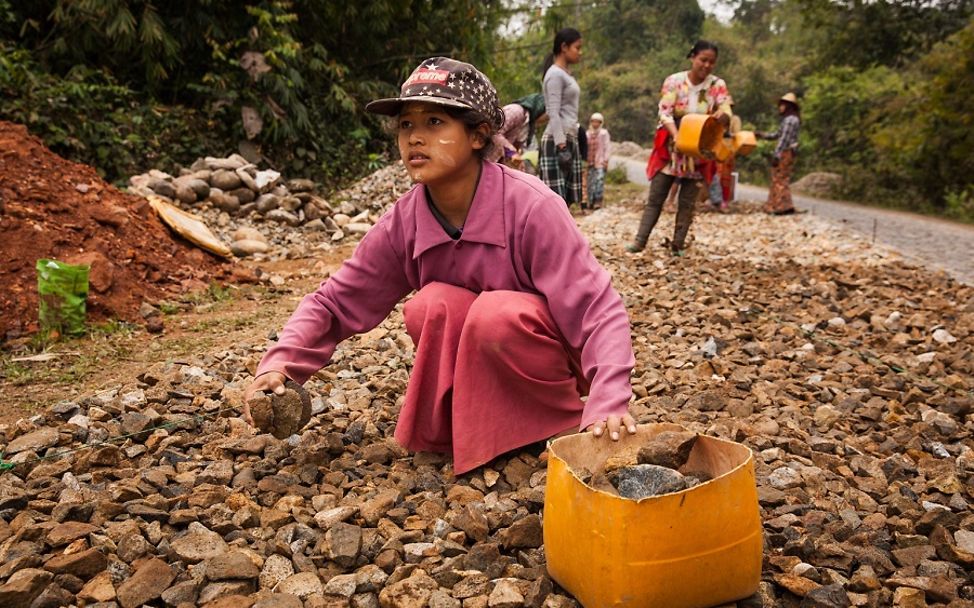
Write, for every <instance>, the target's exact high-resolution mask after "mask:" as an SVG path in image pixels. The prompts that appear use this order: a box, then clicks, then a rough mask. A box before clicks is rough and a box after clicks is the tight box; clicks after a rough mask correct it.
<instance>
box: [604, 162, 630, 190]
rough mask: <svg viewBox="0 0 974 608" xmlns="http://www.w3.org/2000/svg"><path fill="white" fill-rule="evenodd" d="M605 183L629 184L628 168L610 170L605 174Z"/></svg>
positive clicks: (620, 167)
mask: <svg viewBox="0 0 974 608" xmlns="http://www.w3.org/2000/svg"><path fill="white" fill-rule="evenodd" d="M605 183H607V184H614V185H618V184H628V183H629V176H628V175H627V174H626V168H625V167H622V166H619V167H616V168H614V169H609V170H608V171H606V172H605Z"/></svg>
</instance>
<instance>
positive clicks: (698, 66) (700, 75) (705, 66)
mask: <svg viewBox="0 0 974 608" xmlns="http://www.w3.org/2000/svg"><path fill="white" fill-rule="evenodd" d="M716 65H717V51H715V50H713V49H705V50H703V51H700V52H698V53H697V54H696V55H694V56H693V57H691V58H690V72H691V73H692V74H693V77H694V80H696V81H697V82H698V83H699V82H700V81H702V80H703V79H704V78H706V77H707V76H710V74H711V72H713V71H714V66H716Z"/></svg>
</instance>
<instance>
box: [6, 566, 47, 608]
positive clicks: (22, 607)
mask: <svg viewBox="0 0 974 608" xmlns="http://www.w3.org/2000/svg"><path fill="white" fill-rule="evenodd" d="M52 578H54V575H53V574H51V573H50V572H47V571H46V570H38V569H36V568H25V569H23V570H18V571H17V572H14V573H13V574H12V575H11V576H10V578H9V579H7V582H6V583H4V584H3V585H2V586H0V606H3V607H4V608H29V606H30V605H31V602H33V601H34V598H36V597H37V596H39V595H40V594H41V592H42V591H44V588H45V587H47V584H48V583H50V582H51V579H52Z"/></svg>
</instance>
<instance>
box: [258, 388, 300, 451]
mask: <svg viewBox="0 0 974 608" xmlns="http://www.w3.org/2000/svg"><path fill="white" fill-rule="evenodd" d="M284 389H285V390H284V394H283V395H275V394H267V393H257V394H255V395H254V396H253V397H252V398H251V399H250V401H249V402H248V405H250V415H251V416H252V417H253V419H254V425H256V426H257V428H259V429H260V430H261V431H263V432H265V433H270V434H271V435H274V436H275V437H277V438H278V439H286V438H288V437H290V436H291V435H294V434H295V433H297V432H298V431H300V430H301V428H302V427H304V425H306V424H308V421H309V420H311V396H310V395H308V392H307V391H306V390H304V387H302V386H301V385H300V384H298V383H296V382H293V381H291V380H288V381H286V382H285V383H284Z"/></svg>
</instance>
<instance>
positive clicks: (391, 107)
mask: <svg viewBox="0 0 974 608" xmlns="http://www.w3.org/2000/svg"><path fill="white" fill-rule="evenodd" d="M411 101H419V102H422V103H431V104H433V105H435V106H450V107H451V108H464V109H466V110H472V109H473V107H472V106H471V105H470V104H468V103H465V102H462V101H458V100H455V99H443V98H442V97H432V96H430V95H413V96H410V97H392V98H389V99H376V100H375V101H370V102H369V103H367V104H366V105H365V111H366V112H371V113H372V114H383V115H385V116H396V115H397V114H399V112H400V111H401V110H402V106H403V104H407V103H409V102H411Z"/></svg>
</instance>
